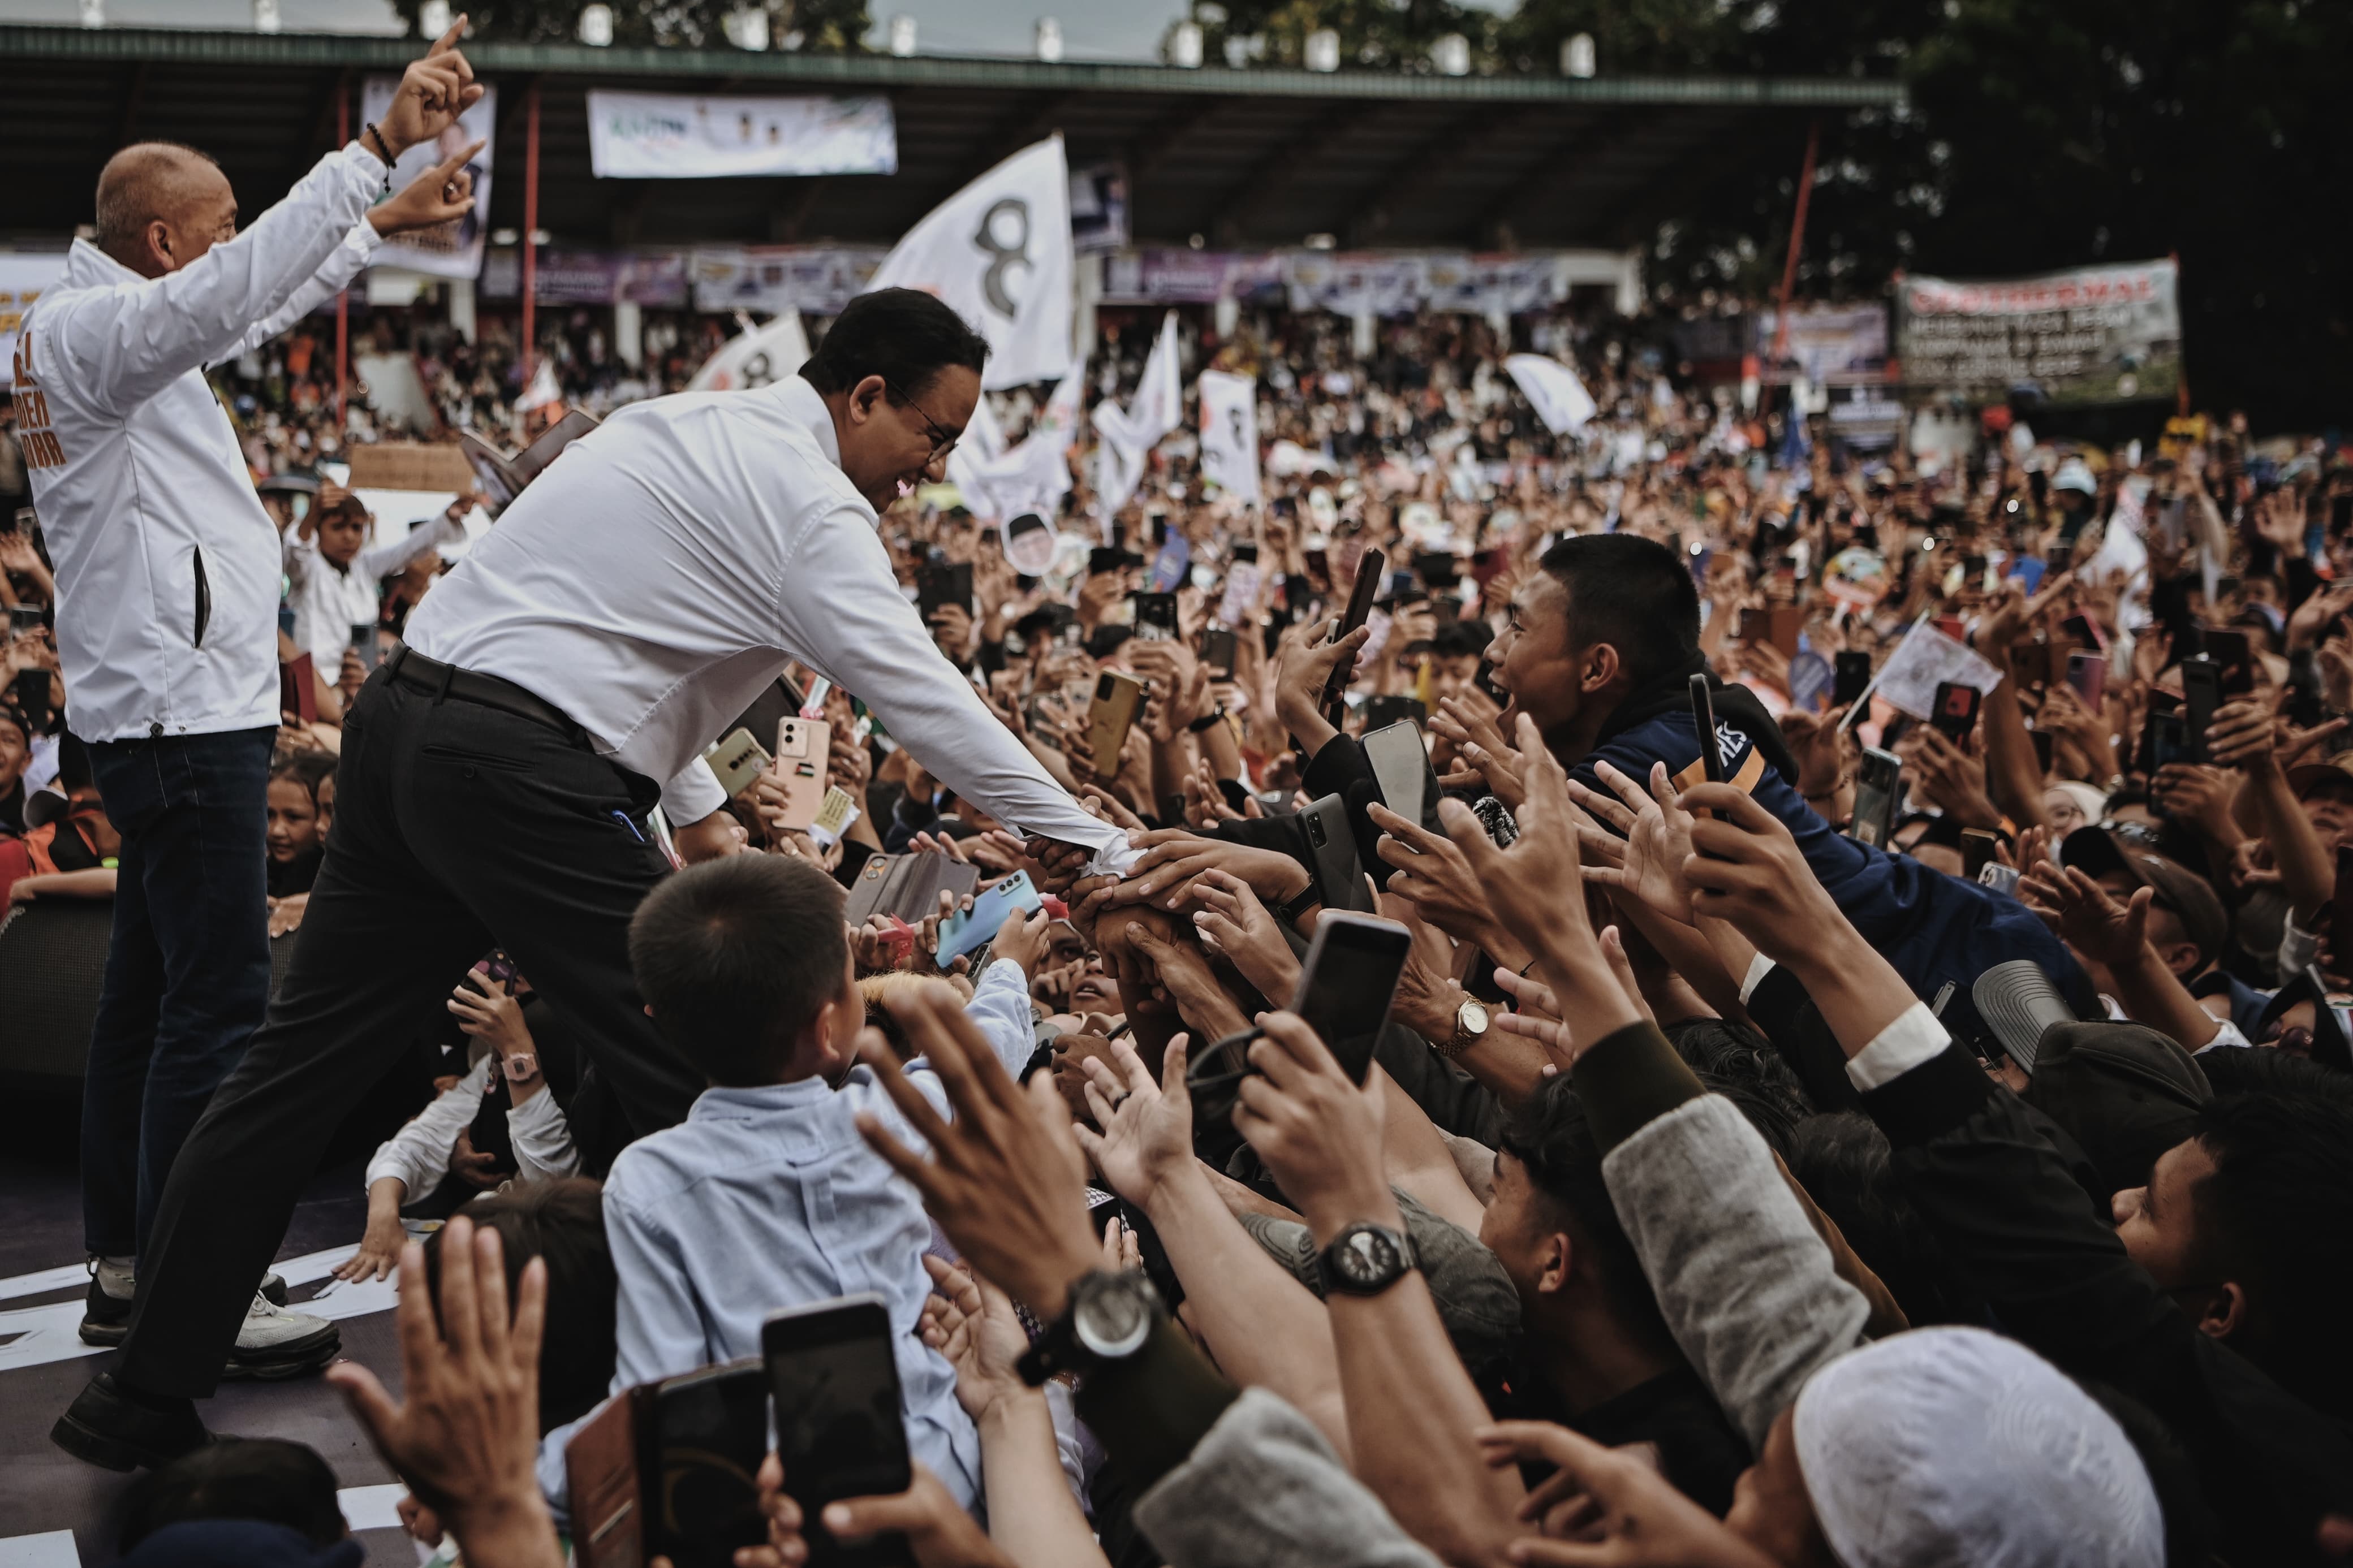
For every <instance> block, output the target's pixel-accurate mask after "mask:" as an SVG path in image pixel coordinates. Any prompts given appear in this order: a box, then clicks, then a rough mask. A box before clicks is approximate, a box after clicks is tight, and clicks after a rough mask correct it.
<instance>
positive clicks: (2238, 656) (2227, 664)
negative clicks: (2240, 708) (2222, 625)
mask: <svg viewBox="0 0 2353 1568" xmlns="http://www.w3.org/2000/svg"><path fill="white" fill-rule="evenodd" d="M2203 637H2204V640H2205V644H2206V657H2207V658H2210V659H2212V660H2213V661H2214V666H2215V668H2217V669H2218V670H2220V671H2221V677H2222V688H2221V689H2222V695H2223V696H2224V697H2225V698H2231V697H2244V696H2246V695H2248V694H2249V693H2250V692H2252V691H2253V690H2254V689H2255V668H2254V663H2253V659H2252V658H2251V657H2250V656H2249V654H2248V652H2247V634H2246V633H2244V632H2234V631H2229V630H2220V631H2209V632H2206V633H2204V634H2203Z"/></svg>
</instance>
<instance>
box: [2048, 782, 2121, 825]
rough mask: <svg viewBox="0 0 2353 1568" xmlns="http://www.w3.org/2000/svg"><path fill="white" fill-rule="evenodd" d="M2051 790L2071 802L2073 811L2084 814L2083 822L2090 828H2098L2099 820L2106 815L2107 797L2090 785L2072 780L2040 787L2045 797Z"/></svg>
mask: <svg viewBox="0 0 2353 1568" xmlns="http://www.w3.org/2000/svg"><path fill="white" fill-rule="evenodd" d="M2053 790H2056V791H2058V792H2059V793H2060V794H2061V795H2065V796H2066V797H2067V798H2068V799H2069V800H2072V801H2073V802H2074V803H2075V809H2076V810H2077V811H2080V812H2082V813H2083V814H2084V822H2085V823H2086V824H2087V825H2089V826H2094V827H2096V826H2099V825H2100V821H2101V819H2102V818H2104V817H2105V816H2107V815H2108V797H2107V795H2106V794H2105V792H2104V791H2102V790H2098V789H2095V788H2094V787H2093V786H2092V785H2090V784H2083V783H2079V782H2078V781H2076V780H2074V779H2055V780H2053V781H2052V782H2051V783H2050V784H2044V785H2043V786H2042V792H2043V793H2044V794H2045V795H2048V794H2050V793H2051V792H2052V791H2053Z"/></svg>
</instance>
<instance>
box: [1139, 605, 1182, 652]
mask: <svg viewBox="0 0 2353 1568" xmlns="http://www.w3.org/2000/svg"><path fill="white" fill-rule="evenodd" d="M1135 635H1136V636H1137V637H1141V638H1143V639H1144V640H1145V642H1174V641H1176V595H1174V594H1138V595H1135Z"/></svg>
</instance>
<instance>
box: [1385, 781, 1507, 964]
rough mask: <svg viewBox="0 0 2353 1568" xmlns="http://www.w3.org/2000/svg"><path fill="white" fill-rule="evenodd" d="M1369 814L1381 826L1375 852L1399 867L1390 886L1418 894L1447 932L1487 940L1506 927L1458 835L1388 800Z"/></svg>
mask: <svg viewBox="0 0 2353 1568" xmlns="http://www.w3.org/2000/svg"><path fill="white" fill-rule="evenodd" d="M1369 815H1370V816H1371V817H1372V821H1373V826H1376V827H1377V828H1379V829H1380V830H1381V838H1380V841H1379V842H1378V843H1377V844H1376V845H1375V846H1374V851H1375V853H1377V854H1378V855H1379V856H1380V858H1382V860H1384V861H1385V862H1387V863H1388V865H1390V866H1393V867H1395V868H1397V869H1396V873H1395V875H1393V876H1391V877H1390V878H1389V885H1388V890H1389V891H1390V892H1391V893H1393V894H1395V895H1397V896H1398V898H1402V899H1410V900H1413V906H1414V908H1415V909H1416V910H1418V911H1419V913H1420V915H1421V918H1422V919H1423V920H1425V921H1429V922H1430V924H1431V925H1433V926H1436V927H1437V928H1438V929H1439V930H1440V931H1444V932H1445V933H1446V934H1447V935H1449V936H1451V937H1453V938H1455V939H1456V940H1458V941H1461V942H1479V943H1481V944H1482V945H1487V944H1489V943H1490V942H1493V939H1494V938H1495V937H1496V936H1497V935H1498V934H1499V933H1500V931H1501V929H1502V928H1501V927H1500V925H1499V924H1498V923H1497V921H1496V920H1495V910H1494V906H1493V905H1492V904H1490V903H1489V902H1488V901H1487V893H1486V889H1483V888H1482V887H1481V886H1480V885H1479V879H1478V878H1477V877H1476V876H1474V875H1472V870H1471V862H1470V860H1469V859H1468V858H1466V857H1465V856H1464V855H1463V853H1462V851H1461V849H1460V848H1458V847H1456V846H1455V843H1454V841H1453V840H1452V839H1451V838H1448V837H1444V836H1442V835H1440V834H1436V833H1431V832H1430V831H1429V830H1428V829H1426V828H1424V827H1423V826H1421V824H1419V823H1418V822H1409V821H1407V820H1406V819H1405V818H1404V817H1402V816H1398V814H1397V813H1396V812H1394V811H1391V810H1390V809H1389V808H1388V806H1385V805H1374V806H1372V807H1371V808H1370V812H1369ZM1490 951H1492V948H1491V949H1490Z"/></svg>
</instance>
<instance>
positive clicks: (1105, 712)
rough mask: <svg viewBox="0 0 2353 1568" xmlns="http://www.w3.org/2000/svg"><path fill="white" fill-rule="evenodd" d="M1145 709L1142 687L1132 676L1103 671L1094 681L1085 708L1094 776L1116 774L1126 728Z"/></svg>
mask: <svg viewBox="0 0 2353 1568" xmlns="http://www.w3.org/2000/svg"><path fill="white" fill-rule="evenodd" d="M1143 706H1144V683H1143V682H1142V681H1140V680H1138V679H1135V678H1134V676H1132V675H1122V674H1120V673H1119V671H1117V670H1115V669H1106V670H1104V671H1103V673H1102V674H1101V675H1098V676H1096V677H1095V696H1094V700H1093V701H1092V702H1091V703H1089V704H1088V706H1087V743H1088V744H1089V745H1091V746H1092V747H1093V748H1094V752H1095V772H1096V773H1098V774H1099V775H1101V776H1103V777H1105V778H1108V777H1110V776H1111V775H1112V774H1113V773H1117V772H1119V753H1120V752H1121V750H1122V749H1123V748H1124V747H1125V746H1126V744H1127V730H1128V726H1129V725H1131V724H1133V723H1134V722H1135V714H1136V710H1137V709H1139V708H1141V707H1143Z"/></svg>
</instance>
